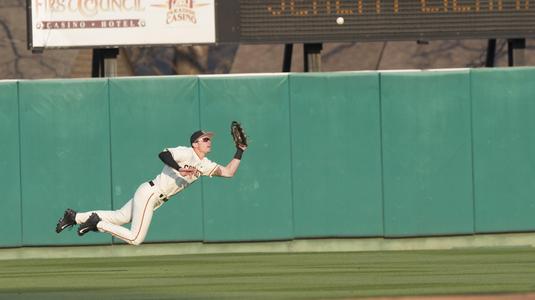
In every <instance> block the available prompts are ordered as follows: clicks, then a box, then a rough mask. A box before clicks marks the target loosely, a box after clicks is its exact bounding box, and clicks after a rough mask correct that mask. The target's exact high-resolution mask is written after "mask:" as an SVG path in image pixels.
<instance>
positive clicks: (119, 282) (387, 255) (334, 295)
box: [0, 248, 535, 300]
mask: <svg viewBox="0 0 535 300" xmlns="http://www.w3.org/2000/svg"><path fill="white" fill-rule="evenodd" d="M0 255H1V252H0ZM531 291H535V249H533V248H500V249H496V248H485V249H468V250H447V251H389V252H355V253H306V254H220V255H207V254H203V255H177V256H154V257H128V258H91V259H39V260H38V259H32V260H9V261H0V299H93V300H104V299H340V298H355V297H372V296H398V295H444V294H488V293H519V292H531Z"/></svg>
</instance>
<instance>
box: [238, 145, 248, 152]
mask: <svg viewBox="0 0 535 300" xmlns="http://www.w3.org/2000/svg"><path fill="white" fill-rule="evenodd" d="M236 147H237V148H240V149H241V150H242V151H245V150H247V145H243V144H238V145H237V146H236Z"/></svg>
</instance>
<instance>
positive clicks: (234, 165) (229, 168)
mask: <svg viewBox="0 0 535 300" xmlns="http://www.w3.org/2000/svg"><path fill="white" fill-rule="evenodd" d="M245 149H247V146H244V145H239V146H238V148H237V149H236V154H234V158H233V159H232V160H231V161H230V162H229V163H228V165H226V166H225V167H223V166H219V167H217V169H216V170H215V171H214V173H213V176H221V177H232V176H234V174H235V173H236V171H237V170H238V167H239V166H240V162H241V157H242V155H243V152H244V151H245Z"/></svg>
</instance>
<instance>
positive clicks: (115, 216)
mask: <svg viewBox="0 0 535 300" xmlns="http://www.w3.org/2000/svg"><path fill="white" fill-rule="evenodd" d="M92 213H96V214H97V215H98V216H99V217H100V219H102V220H103V221H106V222H109V223H113V224H116V225H123V224H126V223H130V221H131V220H132V199H130V200H129V201H128V202H126V204H125V205H123V207H121V208H120V209H118V210H97V211H88V212H79V213H76V224H82V223H84V222H86V221H87V219H89V217H90V216H91V214H92Z"/></svg>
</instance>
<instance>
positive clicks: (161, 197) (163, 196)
mask: <svg viewBox="0 0 535 300" xmlns="http://www.w3.org/2000/svg"><path fill="white" fill-rule="evenodd" d="M149 184H150V186H154V182H152V180H151V181H149ZM160 199H162V201H163V202H167V200H169V199H167V197H166V196H165V195H164V194H160Z"/></svg>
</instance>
